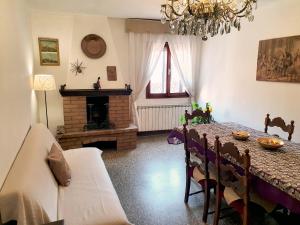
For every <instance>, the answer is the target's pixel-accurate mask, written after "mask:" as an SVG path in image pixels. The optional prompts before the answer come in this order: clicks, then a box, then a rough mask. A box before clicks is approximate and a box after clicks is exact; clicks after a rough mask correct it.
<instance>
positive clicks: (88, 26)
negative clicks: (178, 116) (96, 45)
mask: <svg viewBox="0 0 300 225" xmlns="http://www.w3.org/2000/svg"><path fill="white" fill-rule="evenodd" d="M31 20H32V37H33V46H34V65H35V74H39V73H46V74H53V75H54V76H55V79H56V83H57V88H58V89H59V86H60V85H61V84H64V83H66V84H67V88H74V89H82V88H83V89H84V88H85V89H88V88H92V84H93V83H94V82H96V80H97V77H98V76H99V75H100V76H101V86H102V88H124V85H125V83H130V74H129V65H128V64H129V60H128V55H129V46H128V45H129V35H128V33H126V31H125V19H115V18H107V17H104V16H96V15H84V14H69V13H50V12H45V11H35V10H34V11H32V16H31ZM90 33H95V34H98V35H100V36H101V37H102V38H103V39H104V40H105V41H106V44H107V52H106V54H105V55H104V56H103V57H102V58H100V59H96V60H95V59H89V58H87V57H86V56H85V55H84V53H83V52H82V51H81V47H80V43H81V40H82V39H83V37H84V36H85V35H87V34H90ZM38 37H49V38H58V39H59V47H60V57H61V65H60V66H40V61H39V60H40V59H39V49H38ZM77 59H78V60H79V61H83V62H84V66H86V67H87V68H86V69H85V71H84V74H83V75H77V76H75V75H74V74H72V73H71V72H70V64H71V62H75V61H76V60H77ZM106 66H117V74H118V80H117V81H107V75H106ZM145 95H146V94H145V93H143V94H142V96H141V97H140V99H139V101H138V104H139V105H157V104H180V103H188V99H182V98H181V99H171V100H170V99H167V100H166V99H160V100H157V99H151V100H147V99H146V98H145ZM47 96H48V116H49V126H50V129H51V131H52V132H53V133H55V131H56V127H57V126H58V125H63V124H64V118H63V106H62V97H61V96H60V94H59V92H58V90H56V91H52V92H48V95H47ZM39 103H40V104H39V118H40V121H42V122H44V123H45V108H44V98H43V93H40V94H39Z"/></svg>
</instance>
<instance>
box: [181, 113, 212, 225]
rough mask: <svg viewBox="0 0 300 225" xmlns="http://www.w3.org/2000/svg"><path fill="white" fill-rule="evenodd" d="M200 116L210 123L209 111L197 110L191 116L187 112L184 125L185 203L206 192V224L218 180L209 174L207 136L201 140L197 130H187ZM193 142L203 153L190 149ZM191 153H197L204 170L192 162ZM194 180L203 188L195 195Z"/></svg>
mask: <svg viewBox="0 0 300 225" xmlns="http://www.w3.org/2000/svg"><path fill="white" fill-rule="evenodd" d="M199 115H201V116H203V115H205V118H207V121H210V120H209V119H208V118H210V114H209V111H208V113H204V112H202V111H201V110H196V111H194V112H193V113H192V114H191V115H190V114H188V112H187V111H186V112H185V118H186V123H185V124H184V125H183V133H184V149H185V162H186V186H185V196H184V202H185V203H188V200H189V196H192V195H195V194H198V193H203V192H204V196H205V200H204V210H203V218H202V220H203V221H204V222H206V221H207V216H208V209H209V200H210V190H211V189H212V188H215V187H216V180H215V179H211V178H210V174H209V169H208V163H209V160H208V156H207V151H208V145H207V138H206V134H203V138H200V136H199V134H198V132H197V131H196V130H195V129H190V130H188V129H187V126H188V121H189V120H191V119H193V118H195V117H196V116H199ZM192 142H197V143H198V144H200V146H201V147H202V150H203V151H202V152H201V151H197V150H196V149H192V148H190V144H191V143H192ZM191 151H194V152H196V154H197V157H198V158H199V159H200V160H201V161H202V165H204V168H202V167H200V166H199V165H196V164H194V163H192V162H191V158H190V157H191ZM192 179H193V180H194V181H195V182H197V183H198V184H199V185H200V186H201V187H202V190H200V191H197V192H194V193H190V186H191V180H192Z"/></svg>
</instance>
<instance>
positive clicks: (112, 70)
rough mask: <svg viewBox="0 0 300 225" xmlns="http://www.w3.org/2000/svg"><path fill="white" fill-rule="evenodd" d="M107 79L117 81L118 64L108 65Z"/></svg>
mask: <svg viewBox="0 0 300 225" xmlns="http://www.w3.org/2000/svg"><path fill="white" fill-rule="evenodd" d="M106 71H107V80H108V81H116V80H117V67H116V66H107V67H106Z"/></svg>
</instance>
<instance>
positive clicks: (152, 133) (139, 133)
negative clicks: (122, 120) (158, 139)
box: [137, 130, 171, 136]
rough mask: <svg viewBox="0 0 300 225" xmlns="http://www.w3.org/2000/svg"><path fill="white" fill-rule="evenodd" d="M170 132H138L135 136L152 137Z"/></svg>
mask: <svg viewBox="0 0 300 225" xmlns="http://www.w3.org/2000/svg"><path fill="white" fill-rule="evenodd" d="M170 131H171V130H155V131H139V132H138V133H137V136H152V135H159V134H168V133H170Z"/></svg>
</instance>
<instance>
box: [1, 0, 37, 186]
mask: <svg viewBox="0 0 300 225" xmlns="http://www.w3.org/2000/svg"><path fill="white" fill-rule="evenodd" d="M0 33H1V35H0V49H1V51H0V102H1V108H0V124H1V126H0V143H1V148H0V187H1V186H2V184H3V181H4V179H5V177H6V175H7V172H8V170H9V168H10V166H11V164H12V162H13V160H14V158H15V156H16V154H17V152H18V150H19V149H20V147H21V144H22V142H23V139H24V137H25V135H26V133H27V131H28V129H29V128H30V125H31V124H32V123H34V122H35V121H36V97H35V93H34V92H33V91H32V89H31V82H32V76H31V75H32V70H33V55H32V45H31V44H32V42H31V25H30V20H29V14H28V10H27V2H26V1H25V0H1V1H0Z"/></svg>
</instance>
